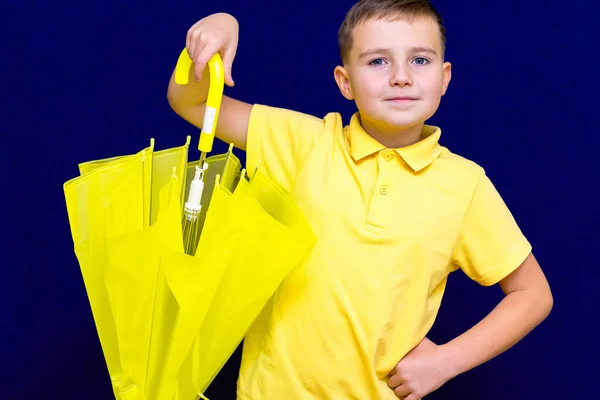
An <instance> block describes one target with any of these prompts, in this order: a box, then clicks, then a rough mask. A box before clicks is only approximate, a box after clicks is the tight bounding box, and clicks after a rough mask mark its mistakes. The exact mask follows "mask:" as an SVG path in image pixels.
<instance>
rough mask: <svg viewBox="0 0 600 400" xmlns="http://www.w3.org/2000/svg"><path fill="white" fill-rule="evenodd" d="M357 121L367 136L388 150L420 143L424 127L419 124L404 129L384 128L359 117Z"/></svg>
mask: <svg viewBox="0 0 600 400" xmlns="http://www.w3.org/2000/svg"><path fill="white" fill-rule="evenodd" d="M359 121H360V124H361V125H362V127H363V129H364V130H365V131H366V132H367V133H368V134H369V136H371V137H372V138H373V139H375V140H377V141H378V142H379V143H381V144H382V145H384V146H385V147H387V148H390V149H397V148H400V147H406V146H410V145H411V144H415V143H417V142H418V141H420V140H421V133H422V132H423V126H424V125H425V124H424V123H422V122H421V123H419V124H417V125H413V126H409V127H405V128H386V127H385V126H382V125H381V124H377V123H373V122H372V121H369V120H368V119H365V118H361V117H360V115H359Z"/></svg>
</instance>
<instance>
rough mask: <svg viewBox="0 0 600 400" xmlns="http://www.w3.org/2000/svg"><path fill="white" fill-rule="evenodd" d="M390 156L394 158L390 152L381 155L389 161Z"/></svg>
mask: <svg viewBox="0 0 600 400" xmlns="http://www.w3.org/2000/svg"><path fill="white" fill-rule="evenodd" d="M392 158H394V156H393V155H391V154H390V153H385V155H384V156H383V159H384V160H385V161H390V160H391V159H392Z"/></svg>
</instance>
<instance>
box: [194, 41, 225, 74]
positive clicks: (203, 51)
mask: <svg viewBox="0 0 600 400" xmlns="http://www.w3.org/2000/svg"><path fill="white" fill-rule="evenodd" d="M199 47H200V46H197V48H196V53H197V55H195V56H194V59H193V61H194V63H195V64H196V66H195V68H194V75H195V76H196V80H197V81H198V82H199V81H200V80H202V75H203V73H204V70H205V69H206V64H208V61H209V60H210V59H211V57H212V56H214V55H215V54H216V53H217V51H218V50H219V48H218V47H217V46H216V45H215V44H207V45H205V46H202V47H201V48H199Z"/></svg>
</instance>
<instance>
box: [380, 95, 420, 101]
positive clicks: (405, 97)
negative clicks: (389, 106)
mask: <svg viewBox="0 0 600 400" xmlns="http://www.w3.org/2000/svg"><path fill="white" fill-rule="evenodd" d="M415 100H417V99H416V97H408V96H399V97H392V98H389V99H387V101H396V102H401V101H415Z"/></svg>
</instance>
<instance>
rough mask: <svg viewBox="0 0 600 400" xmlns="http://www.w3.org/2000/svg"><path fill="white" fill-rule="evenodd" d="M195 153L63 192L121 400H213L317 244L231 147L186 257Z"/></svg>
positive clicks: (93, 168)
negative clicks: (213, 388)
mask: <svg viewBox="0 0 600 400" xmlns="http://www.w3.org/2000/svg"><path fill="white" fill-rule="evenodd" d="M188 145H189V138H188V140H187V142H186V144H185V145H184V146H182V147H177V148H172V149H166V150H162V151H159V152H154V151H153V143H152V145H151V146H150V147H149V148H147V149H144V150H142V151H141V152H139V153H137V154H133V155H128V156H122V157H113V158H110V159H104V160H95V161H90V162H87V163H82V164H80V172H81V174H82V175H81V176H79V177H77V178H74V179H72V180H70V181H68V182H67V183H65V185H64V191H65V199H66V203H67V209H68V215H69V222H70V225H71V232H72V235H73V241H74V245H75V252H76V255H77V258H78V261H79V263H80V267H81V271H82V274H83V277H84V281H85V286H86V290H87V292H88V297H89V301H90V304H91V306H92V310H93V314H94V320H95V323H96V328H97V331H98V334H99V337H100V341H101V345H102V348H103V350H104V353H105V356H106V361H107V366H108V370H109V374H110V378H111V382H112V385H113V391H114V394H115V398H116V399H118V400H154V399H156V400H161V399H172V400H192V399H198V398H202V399H205V397H204V396H203V395H202V392H204V391H205V390H206V388H207V387H208V385H209V384H210V383H211V382H212V380H213V379H214V377H215V376H216V375H217V373H218V372H219V370H220V369H221V368H222V366H223V365H224V364H225V362H226V361H227V359H228V358H229V357H230V356H231V354H232V353H233V351H234V350H235V348H236V347H237V346H238V345H239V343H240V342H241V340H242V338H243V336H244V334H245V332H246V331H247V330H248V329H249V327H250V325H251V324H252V322H253V321H254V320H255V318H256V317H257V315H258V314H259V312H260V311H261V309H262V308H263V307H264V305H265V304H266V303H267V301H268V299H269V298H270V297H271V296H272V294H273V293H274V291H275V290H276V288H277V286H278V285H279V284H280V282H281V281H282V279H283V278H284V277H285V276H286V275H287V274H289V272H290V271H291V270H292V269H293V268H294V267H295V266H296V265H298V264H299V262H300V261H301V260H302V259H303V258H305V257H306V256H307V254H308V252H309V250H310V248H311V247H312V246H313V245H314V242H315V240H316V238H315V236H314V234H313V232H312V231H311V229H310V226H309V224H308V222H307V221H306V219H305V217H304V216H303V215H302V213H301V212H300V211H299V209H298V207H297V206H296V205H295V204H294V203H293V202H292V201H291V199H290V197H289V196H288V195H286V194H285V192H284V191H282V190H279V189H278V188H277V187H276V185H274V183H273V182H272V181H271V180H270V179H269V178H268V177H267V176H265V175H264V174H263V172H262V170H260V169H259V170H258V171H257V172H256V173H255V174H254V178H253V180H252V183H249V182H248V181H247V180H246V177H245V176H244V172H243V171H240V167H241V163H240V161H239V159H238V158H237V157H235V155H233V153H231V150H232V147H230V152H228V153H227V154H225V155H216V156H212V157H209V158H208V159H207V160H206V162H207V163H208V164H209V171H210V173H208V174H207V176H206V187H205V190H206V191H205V196H204V198H203V206H204V207H205V209H208V211H207V212H206V214H205V218H206V220H205V222H204V229H203V231H202V235H201V237H200V241H199V245H198V251H197V252H196V256H195V257H191V256H188V255H187V254H185V253H184V252H183V238H182V228H181V217H182V215H181V212H182V204H181V203H182V196H183V195H184V194H185V193H187V189H188V188H186V187H185V185H186V182H189V177H187V176H186V173H187V170H189V168H190V166H191V165H194V163H191V164H187V162H186V161H187V150H188ZM211 182H212V184H211ZM232 192H233V193H232ZM209 200H210V201H209ZM149 222H152V223H151V224H150V223H149Z"/></svg>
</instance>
